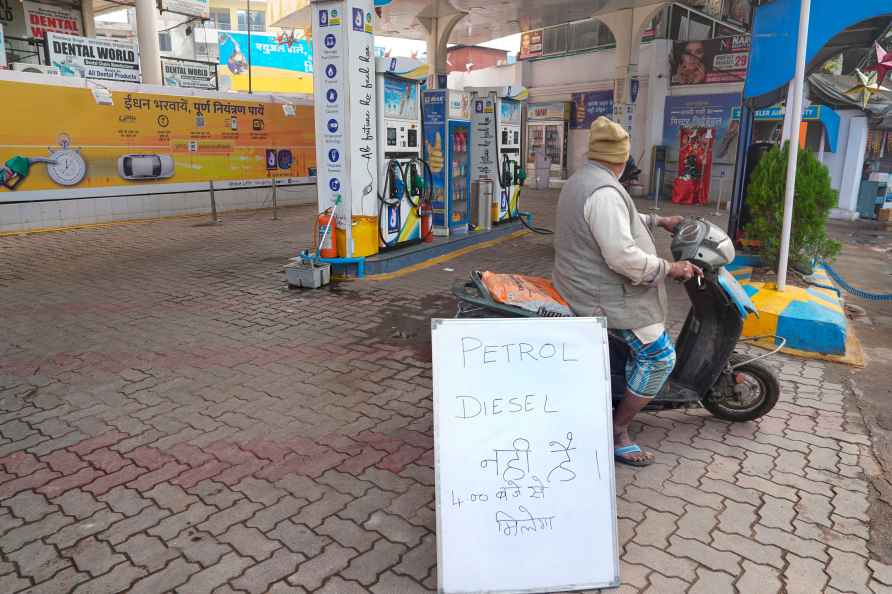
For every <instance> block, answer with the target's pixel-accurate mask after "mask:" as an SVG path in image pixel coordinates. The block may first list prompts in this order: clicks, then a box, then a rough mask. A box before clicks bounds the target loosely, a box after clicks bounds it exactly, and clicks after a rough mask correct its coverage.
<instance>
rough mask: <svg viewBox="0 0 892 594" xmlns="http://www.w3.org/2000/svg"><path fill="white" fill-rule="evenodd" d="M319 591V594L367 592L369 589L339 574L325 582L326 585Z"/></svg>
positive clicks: (363, 593) (364, 593)
mask: <svg viewBox="0 0 892 594" xmlns="http://www.w3.org/2000/svg"><path fill="white" fill-rule="evenodd" d="M317 592H318V594H367V593H368V589H367V588H365V587H364V586H360V585H359V584H357V583H356V582H348V581H347V580H345V579H343V578H341V577H339V576H334V577H332V578H331V579H330V580H328V581H327V582H325V585H324V586H322V588H321V589H320V590H318V591H317Z"/></svg>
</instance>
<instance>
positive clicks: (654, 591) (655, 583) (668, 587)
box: [644, 573, 690, 594]
mask: <svg viewBox="0 0 892 594" xmlns="http://www.w3.org/2000/svg"><path fill="white" fill-rule="evenodd" d="M688 588H690V584H689V583H687V582H685V581H682V580H680V579H678V578H672V577H666V576H665V575H660V574H659V573H652V574H651V575H650V586H648V587H647V589H646V590H644V594H684V593H685V592H687V591H688Z"/></svg>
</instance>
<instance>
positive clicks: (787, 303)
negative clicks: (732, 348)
mask: <svg viewBox="0 0 892 594" xmlns="http://www.w3.org/2000/svg"><path fill="white" fill-rule="evenodd" d="M757 264H758V258H754V257H752V256H739V257H738V258H736V259H735V260H734V262H732V263H731V264H730V265H728V271H729V272H730V273H731V274H733V275H734V277H735V278H736V279H737V280H738V282H740V284H741V285H742V286H743V288H744V290H745V291H746V292H747V294H748V295H749V296H750V298H751V299H752V300H753V304H754V305H755V306H756V311H758V312H759V316H758V317H756V316H755V315H750V316H749V317H747V319H746V321H745V322H744V324H743V336H747V337H753V336H766V335H768V336H780V337H783V338H786V339H787V344H786V348H788V349H795V350H798V351H806V352H811V353H820V354H824V355H844V354H845V352H846V338H847V331H848V322H847V320H846V315H845V310H844V308H843V301H842V299H841V297H840V294H839V291H838V290H837V289H836V287H835V285H834V284H833V281H832V280H831V279H830V276H829V275H828V274H827V271H826V270H825V269H824V268H823V266H821V265H818V266H817V267H816V268H815V272H814V279H815V281H816V282H817V284H818V285H821V286H812V287H809V288H802V287H793V286H790V285H787V288H786V290H785V291H783V292H780V291H778V290H777V286H776V285H775V284H774V283H762V282H753V281H752V272H753V266H755V265H757Z"/></svg>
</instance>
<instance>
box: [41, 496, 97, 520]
mask: <svg viewBox="0 0 892 594" xmlns="http://www.w3.org/2000/svg"><path fill="white" fill-rule="evenodd" d="M53 503H54V504H56V505H58V506H59V507H60V508H62V512H63V513H64V514H65V515H68V516H74V517H75V518H77V519H78V520H83V519H84V518H87V517H89V516H91V515H93V514H94V513H96V512H97V511H98V510H99V509H101V508H103V507H105V505H104V504H103V503H102V502H100V501H97V500H96V498H95V497H93V495H92V494H90V493H87V492H85V491H81V490H80V489H70V490H68V491H65V493H63V494H62V495H60V496H58V497H56V498H55V499H53Z"/></svg>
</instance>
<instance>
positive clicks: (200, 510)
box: [147, 501, 216, 541]
mask: <svg viewBox="0 0 892 594" xmlns="http://www.w3.org/2000/svg"><path fill="white" fill-rule="evenodd" d="M215 511H216V508H214V507H211V506H209V505H205V504H204V503H202V502H201V501H196V502H195V503H193V504H192V505H191V506H189V508H188V509H187V510H185V511H181V512H179V513H176V514H173V515H171V516H167V517H166V518H164V519H163V520H161V521H160V522H159V523H158V524H156V525H155V526H152V527H151V528H149V529H148V530H147V532H148V534H150V535H151V536H158V537H160V538H161V540H164V541H168V540H172V539H173V538H175V537H176V536H177V535H178V534H179V533H180V532H182V531H183V530H185V529H186V528H191V527H192V526H195V525H196V524H200V523H201V522H203V521H205V520H206V519H207V518H208V517H209V516H210V515H211V514H213V513H214V512H215Z"/></svg>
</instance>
